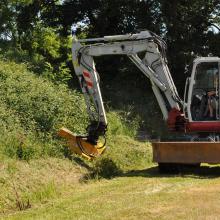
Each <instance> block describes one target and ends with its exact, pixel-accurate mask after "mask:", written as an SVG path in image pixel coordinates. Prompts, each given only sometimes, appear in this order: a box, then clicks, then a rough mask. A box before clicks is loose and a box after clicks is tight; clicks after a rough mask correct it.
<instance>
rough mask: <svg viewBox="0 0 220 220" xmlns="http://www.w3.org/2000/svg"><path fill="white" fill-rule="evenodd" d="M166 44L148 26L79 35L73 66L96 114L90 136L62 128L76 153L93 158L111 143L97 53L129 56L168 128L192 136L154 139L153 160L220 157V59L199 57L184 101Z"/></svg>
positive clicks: (209, 160)
mask: <svg viewBox="0 0 220 220" xmlns="http://www.w3.org/2000/svg"><path fill="white" fill-rule="evenodd" d="M166 47H167V46H166V43H165V41H164V40H163V39H162V38H161V37H160V36H158V35H157V34H155V33H153V32H151V31H148V30H144V31H140V32H139V33H135V34H125V35H113V36H104V37H100V38H90V39H77V38H76V37H75V36H74V37H73V44H72V61H73V66H74V70H75V73H76V75H77V77H78V79H79V83H80V87H81V89H82V93H83V95H84V97H85V102H86V106H87V111H88V114H89V118H90V124H89V125H88V127H87V132H88V134H87V135H76V134H74V133H72V132H71V131H69V130H68V129H66V128H62V129H61V130H60V131H59V135H60V136H61V137H64V138H66V139H67V141H68V143H69V147H70V149H71V150H72V152H73V153H76V154H79V155H81V156H83V157H85V158H87V159H90V160H91V159H94V158H96V157H98V156H100V155H101V154H103V152H104V151H105V149H106V146H105V143H101V141H99V140H100V138H101V137H105V134H106V131H107V125H108V123H107V118H106V112H105V108H104V104H103V100H102V94H101V91H100V86H99V83H100V77H99V74H98V72H97V70H96V67H95V62H94V58H95V57H99V56H106V55H124V56H127V57H128V58H129V59H130V61H131V62H132V63H133V64H134V65H135V66H136V67H137V68H138V69H139V70H140V72H141V73H143V74H144V75H145V76H146V77H147V78H148V79H149V81H150V83H151V87H152V90H153V93H154V95H155V97H156V100H157V103H158V105H159V107H160V109H161V112H162V115H163V119H164V120H165V122H166V124H167V127H168V130H169V131H172V132H180V133H183V134H189V136H190V138H189V140H187V141H167V142H160V141H159V142H153V143H152V146H153V161H154V162H157V163H158V164H159V166H160V167H164V166H166V165H168V164H169V165H170V164H171V165H176V164H200V163H219V162H220V156H219V155H220V142H219V138H220V107H219V106H220V103H219V102H220V99H219V95H220V94H219V93H220V84H219V81H220V80H219V77H220V74H219V73H220V58H219V57H198V58H196V59H194V61H193V63H192V65H191V76H190V77H188V78H187V79H186V84H185V91H184V99H183V100H182V99H181V98H180V96H179V94H178V91H177V89H176V86H175V84H174V81H173V79H172V76H171V73H170V71H169V68H168V61H167V57H166V49H167V48H166ZM102 139H103V138H102Z"/></svg>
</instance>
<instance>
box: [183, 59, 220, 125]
mask: <svg viewBox="0 0 220 220" xmlns="http://www.w3.org/2000/svg"><path fill="white" fill-rule="evenodd" d="M219 67H220V58H218V57H201V58H197V59H195V60H194V62H193V68H192V74H191V77H190V78H188V79H187V81H186V85H185V86H186V89H185V90H187V88H188V94H187V92H186V91H185V98H184V99H185V100H187V104H185V106H187V114H186V116H187V117H188V120H189V122H203V123H205V122H216V121H219V119H220V108H219V106H220V105H219V104H220V103H219V95H220V94H219V92H220V89H219V88H220V85H219V77H220V74H219V73H220V69H219ZM186 96H188V97H186Z"/></svg>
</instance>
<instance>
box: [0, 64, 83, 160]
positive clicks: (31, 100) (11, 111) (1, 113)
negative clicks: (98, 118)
mask: <svg viewBox="0 0 220 220" xmlns="http://www.w3.org/2000/svg"><path fill="white" fill-rule="evenodd" d="M86 124H87V112H86V109H85V103H84V99H83V97H82V95H81V94H79V93H78V92H76V91H74V90H73V91H70V90H69V89H68V88H67V87H66V86H65V85H63V84H60V85H54V84H53V83H52V82H49V81H48V80H46V79H44V78H42V77H37V76H35V75H34V74H32V73H30V72H29V71H27V69H26V66H25V65H18V64H15V63H13V62H3V61H0V126H1V140H0V144H1V151H3V152H5V153H6V154H7V155H8V156H11V157H18V158H20V159H30V158H33V157H35V156H36V155H38V156H39V155H47V154H49V155H53V156H54V155H55V156H56V155H59V156H60V155H62V153H63V152H62V151H63V148H62V147H61V143H60V141H59V139H58V138H56V133H57V131H58V130H59V128H60V127H62V126H66V127H68V128H69V129H71V130H73V131H74V132H78V133H84V132H85V127H86ZM34 155H35V156H34Z"/></svg>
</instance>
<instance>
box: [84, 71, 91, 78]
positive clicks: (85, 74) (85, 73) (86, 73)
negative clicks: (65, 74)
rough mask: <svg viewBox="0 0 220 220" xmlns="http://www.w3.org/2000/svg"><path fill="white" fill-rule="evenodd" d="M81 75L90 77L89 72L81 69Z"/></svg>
mask: <svg viewBox="0 0 220 220" xmlns="http://www.w3.org/2000/svg"><path fill="white" fill-rule="evenodd" d="M83 75H84V76H85V77H88V78H90V77H91V76H90V74H89V73H88V72H86V71H83Z"/></svg>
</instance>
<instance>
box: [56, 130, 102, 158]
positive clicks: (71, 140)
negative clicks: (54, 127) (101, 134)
mask: <svg viewBox="0 0 220 220" xmlns="http://www.w3.org/2000/svg"><path fill="white" fill-rule="evenodd" d="M58 135H59V136H60V137H63V138H65V139H66V140H67V143H68V146H69V149H70V151H71V152H72V153H74V154H78V155H80V156H82V157H84V158H86V159H88V160H92V159H94V158H96V157H98V156H100V155H101V154H103V153H104V151H105V149H106V147H105V144H102V143H100V142H97V143H96V144H93V143H91V142H90V141H88V138H87V137H83V136H77V135H76V134H74V133H73V132H71V131H70V130H68V129H67V128H61V129H60V131H59V132H58Z"/></svg>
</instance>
